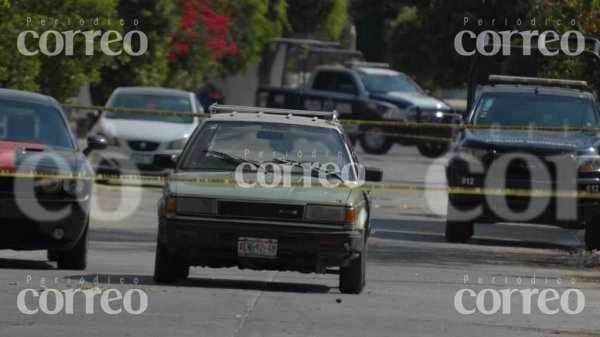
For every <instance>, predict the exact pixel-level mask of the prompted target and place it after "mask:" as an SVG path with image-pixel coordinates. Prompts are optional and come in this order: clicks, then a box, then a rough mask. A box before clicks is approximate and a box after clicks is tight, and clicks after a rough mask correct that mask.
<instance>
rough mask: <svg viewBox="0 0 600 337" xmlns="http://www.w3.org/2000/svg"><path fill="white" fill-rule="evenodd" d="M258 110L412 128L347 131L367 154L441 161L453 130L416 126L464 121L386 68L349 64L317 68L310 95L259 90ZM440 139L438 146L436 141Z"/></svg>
mask: <svg viewBox="0 0 600 337" xmlns="http://www.w3.org/2000/svg"><path fill="white" fill-rule="evenodd" d="M257 104H258V105H259V106H266V107H273V108H286V109H308V110H333V109H335V110H336V111H337V112H338V113H339V114H340V119H342V120H343V119H350V120H361V121H367V122H369V121H371V122H373V121H391V122H411V123H413V125H411V126H410V127H407V126H385V125H381V124H378V123H364V124H362V125H360V127H357V126H354V127H353V128H348V132H349V133H350V136H351V138H352V139H353V140H354V139H358V140H360V144H361V146H362V148H363V149H364V150H365V151H366V152H367V153H373V154H384V153H386V152H388V151H389V149H390V148H391V147H392V145H393V144H395V143H400V144H403V145H417V147H418V149H419V151H420V152H421V154H423V155H424V156H427V157H432V158H435V157H439V156H441V155H443V154H444V153H446V152H447V150H448V143H449V141H448V139H449V138H450V137H451V136H452V129H451V128H423V127H418V123H442V124H452V123H455V124H458V122H459V121H460V119H461V116H460V115H458V114H456V113H454V111H453V110H452V108H450V106H448V105H447V104H446V103H445V102H443V101H441V100H438V99H436V98H433V97H431V96H429V95H428V94H427V93H426V92H425V91H424V90H423V89H421V88H420V87H419V85H417V84H416V83H415V82H414V81H413V80H412V79H411V78H410V77H408V76H406V75H405V74H403V73H400V72H397V71H394V70H391V69H389V68H388V66H387V64H380V63H368V62H350V63H347V64H346V66H320V67H317V68H315V70H314V71H313V73H312V75H311V77H310V80H309V82H308V89H306V90H302V89H287V88H272V87H266V88H260V89H259V90H258V92H257ZM436 138H439V139H440V140H437V139H436Z"/></svg>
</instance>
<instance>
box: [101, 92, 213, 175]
mask: <svg viewBox="0 0 600 337" xmlns="http://www.w3.org/2000/svg"><path fill="white" fill-rule="evenodd" d="M106 106H107V107H120V108H137V109H147V110H162V111H178V112H194V113H201V112H202V106H201V105H200V103H199V102H198V99H197V98H196V95H195V94H194V93H193V92H188V91H183V90H175V89H167V88H153V87H122V88H117V89H116V90H115V91H114V92H113V93H112V95H111V97H110V98H109V100H108V102H107V103H106ZM197 125H198V117H196V116H172V115H164V114H148V113H122V112H110V111H104V112H102V113H101V115H100V118H99V119H98V121H97V123H96V124H95V125H94V127H93V128H92V130H91V134H94V135H101V136H104V137H106V138H107V140H108V147H107V148H106V151H105V152H103V153H102V154H97V155H96V156H95V157H94V158H93V163H94V164H95V165H96V166H95V167H97V172H98V173H100V174H102V173H104V174H122V173H127V174H131V173H137V172H139V173H143V174H162V173H164V170H163V169H161V168H158V167H156V166H154V164H153V162H154V155H156V154H174V155H178V154H179V153H181V150H182V149H183V147H184V146H185V143H186V142H187V140H188V138H189V136H190V135H191V134H192V132H193V131H194V129H195V128H196V126H197Z"/></svg>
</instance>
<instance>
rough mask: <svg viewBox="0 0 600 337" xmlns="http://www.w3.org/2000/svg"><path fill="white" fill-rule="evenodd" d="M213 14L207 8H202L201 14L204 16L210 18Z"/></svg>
mask: <svg viewBox="0 0 600 337" xmlns="http://www.w3.org/2000/svg"><path fill="white" fill-rule="evenodd" d="M214 13H215V12H214V11H213V10H212V9H210V8H208V7H202V14H204V15H206V16H212V15H213V14H214Z"/></svg>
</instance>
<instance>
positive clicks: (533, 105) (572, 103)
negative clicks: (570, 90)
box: [473, 93, 598, 128]
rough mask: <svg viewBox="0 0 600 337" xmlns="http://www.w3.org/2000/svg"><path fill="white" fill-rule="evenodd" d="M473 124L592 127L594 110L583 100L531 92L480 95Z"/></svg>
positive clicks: (590, 103) (596, 116) (596, 117)
mask: <svg viewBox="0 0 600 337" xmlns="http://www.w3.org/2000/svg"><path fill="white" fill-rule="evenodd" d="M473 122H474V124H478V125H494V124H498V125H508V126H541V127H569V128H578V127H595V126H597V125H598V112H597V111H596V108H595V107H594V103H593V102H592V101H590V100H587V99H582V98H578V97H565V96H548V95H531V94H506V93H493V94H492V93H490V94H484V95H483V96H482V97H481V100H480V101H479V104H478V105H477V109H476V110H475V114H474V116H473Z"/></svg>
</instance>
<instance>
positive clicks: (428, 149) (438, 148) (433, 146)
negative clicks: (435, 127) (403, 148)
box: [417, 143, 449, 158]
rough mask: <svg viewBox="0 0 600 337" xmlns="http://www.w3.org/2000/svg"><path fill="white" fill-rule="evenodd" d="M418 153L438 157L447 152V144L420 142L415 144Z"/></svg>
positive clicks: (428, 156)
mask: <svg viewBox="0 0 600 337" xmlns="http://www.w3.org/2000/svg"><path fill="white" fill-rule="evenodd" d="M417 149H418V150H419V153H420V154H421V155H423V156H424V157H427V158H439V157H441V156H443V155H445V154H446V152H448V149H449V146H448V144H445V143H421V144H419V145H417Z"/></svg>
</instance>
